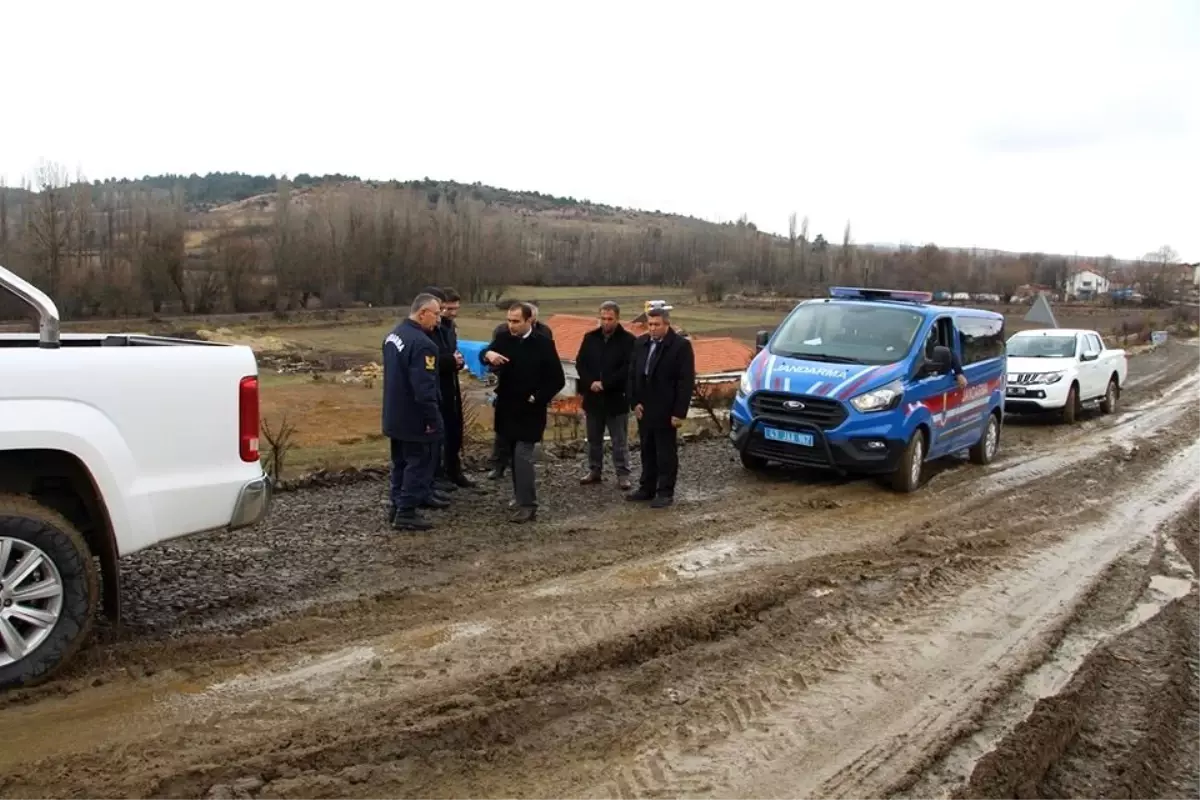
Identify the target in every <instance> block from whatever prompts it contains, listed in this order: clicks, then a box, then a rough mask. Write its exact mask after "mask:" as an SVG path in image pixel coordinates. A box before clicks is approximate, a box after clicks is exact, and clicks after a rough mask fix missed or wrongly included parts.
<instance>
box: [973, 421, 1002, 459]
mask: <svg viewBox="0 0 1200 800" xmlns="http://www.w3.org/2000/svg"><path fill="white" fill-rule="evenodd" d="M999 447H1000V412H994V413H992V414H988V421H987V427H986V428H984V429H983V436H981V437H979V441H978V442H976V443H975V444H973V445H971V449H970V450H969V451H968V454H969V455H970V458H971V463H972V464H980V465H983V464H990V463H992V459H994V458H995V457H996V450H997V449H998V448H999Z"/></svg>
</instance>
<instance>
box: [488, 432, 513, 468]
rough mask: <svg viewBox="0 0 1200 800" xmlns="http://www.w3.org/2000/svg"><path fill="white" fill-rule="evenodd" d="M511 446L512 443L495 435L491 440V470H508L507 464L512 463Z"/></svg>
mask: <svg viewBox="0 0 1200 800" xmlns="http://www.w3.org/2000/svg"><path fill="white" fill-rule="evenodd" d="M512 446H513V443H512V442H510V441H509V440H507V439H505V438H504V437H503V436H501V435H500V434H498V433H497V434H496V436H495V438H493V439H492V469H499V470H504V469H507V468H508V465H509V462H510V461H512Z"/></svg>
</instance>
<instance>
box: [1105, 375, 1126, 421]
mask: <svg viewBox="0 0 1200 800" xmlns="http://www.w3.org/2000/svg"><path fill="white" fill-rule="evenodd" d="M1119 399H1121V387H1119V386H1118V385H1117V376H1116V375H1113V376H1112V377H1111V378H1109V379H1108V388H1107V389H1105V390H1104V399H1103V400H1101V401H1100V413H1101V414H1111V413H1113V412H1114V411H1116V410H1117V401H1118V400H1119Z"/></svg>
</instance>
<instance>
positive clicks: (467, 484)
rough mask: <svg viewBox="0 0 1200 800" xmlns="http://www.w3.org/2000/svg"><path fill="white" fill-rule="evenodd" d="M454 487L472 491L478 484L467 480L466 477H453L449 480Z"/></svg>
mask: <svg viewBox="0 0 1200 800" xmlns="http://www.w3.org/2000/svg"><path fill="white" fill-rule="evenodd" d="M450 480H451V481H452V482H453V483H454V485H455V486H457V487H459V488H462V489H474V488H475V487H476V486H477V485H478V484H476V483H475V481H473V480H471V479H470V478H468V477H467V476H466V475H455V476H454V477H453V478H451V479H450Z"/></svg>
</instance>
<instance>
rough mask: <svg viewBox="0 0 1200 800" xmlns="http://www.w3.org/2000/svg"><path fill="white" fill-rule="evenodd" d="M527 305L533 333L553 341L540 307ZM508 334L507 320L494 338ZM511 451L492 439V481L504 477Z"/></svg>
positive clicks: (490, 476)
mask: <svg viewBox="0 0 1200 800" xmlns="http://www.w3.org/2000/svg"><path fill="white" fill-rule="evenodd" d="M513 302H516V301H513ZM526 305H527V306H529V307H530V308H531V309H532V310H533V332H534V333H537V334H540V335H542V336H545V337H546V338H547V339H553V338H554V331H552V330H550V326H549V325H547V324H546V323H544V322H539V321H538V307H537V306H535V305H534V304H533V303H526ZM507 332H508V321H507V320H505V321H504V322H501V323H500V324H499V325H497V326H496V329H495V330H494V331H492V338H493V339H495V338H496V337H497V336H501V335H503V334H505V333H507ZM489 369H491V371H492V372H495V371H496V370H495V369H493V368H491V367H490V366H489ZM494 427H495V425H493V428H494ZM510 449H511V448H510V447H509V445H508V443H507V442H505V441H504V440H503V439H501V438H500V437H499V436H496V437H494V438H493V439H492V471H491V472H489V473H488V478H489V479H490V480H493V481H496V480H500V479H501V478H503V477H504V471H505V470H506V469H507V468H508V456H509V451H510Z"/></svg>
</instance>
